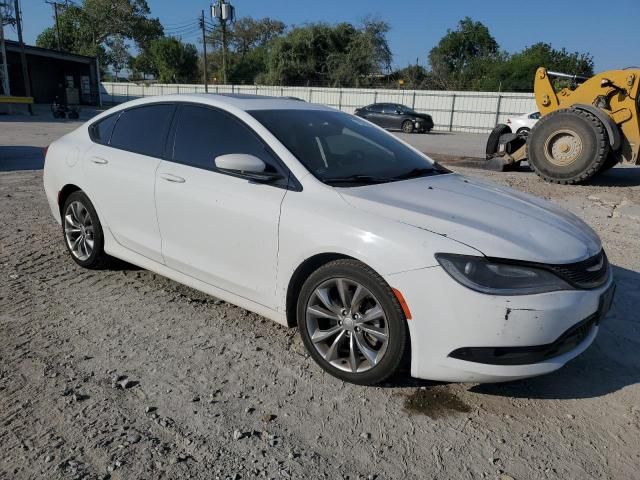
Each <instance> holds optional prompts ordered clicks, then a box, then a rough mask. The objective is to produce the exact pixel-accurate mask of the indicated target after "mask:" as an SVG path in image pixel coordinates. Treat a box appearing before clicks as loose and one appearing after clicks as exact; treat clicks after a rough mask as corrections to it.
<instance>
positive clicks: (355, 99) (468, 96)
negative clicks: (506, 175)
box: [101, 82, 537, 133]
mask: <svg viewBox="0 0 640 480" xmlns="http://www.w3.org/2000/svg"><path fill="white" fill-rule="evenodd" d="M101 90H102V91H101V96H102V102H103V103H106V104H116V103H122V102H126V101H127V100H132V99H134V98H140V97H148V96H153V95H167V94H171V93H204V85H184V84H181V85H177V84H153V85H146V84H140V85H138V84H135V83H110V82H102V89H101ZM209 93H248V94H256V95H269V96H276V97H298V98H301V99H303V100H306V101H307V102H313V103H321V104H324V105H328V106H330V107H333V108H337V109H339V110H343V111H345V112H350V113H353V111H354V110H355V109H356V108H358V107H364V106H366V105H369V104H371V103H377V102H388V103H401V104H404V105H407V106H409V107H412V108H414V109H415V110H416V111H418V112H424V113H428V114H430V115H432V116H433V121H434V123H435V129H436V130H442V131H450V132H452V131H455V132H475V133H482V132H488V131H490V130H491V129H492V128H493V127H494V126H495V125H496V123H504V122H505V121H506V119H507V117H509V116H512V115H518V114H522V113H527V112H533V111H535V110H536V109H537V107H536V103H535V100H534V97H533V94H531V93H497V92H453V91H437V90H385V89H365V88H324V87H276V86H274V87H270V86H263V85H210V86H209Z"/></svg>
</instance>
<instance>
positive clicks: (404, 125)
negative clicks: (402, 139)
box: [402, 120, 413, 133]
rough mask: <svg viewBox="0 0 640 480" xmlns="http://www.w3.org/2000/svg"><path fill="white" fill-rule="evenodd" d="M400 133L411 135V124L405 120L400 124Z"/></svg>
mask: <svg viewBox="0 0 640 480" xmlns="http://www.w3.org/2000/svg"><path fill="white" fill-rule="evenodd" d="M402 131H403V132H404V133H412V132H413V122H412V121H411V120H405V121H404V122H402Z"/></svg>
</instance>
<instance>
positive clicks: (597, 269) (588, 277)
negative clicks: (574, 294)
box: [548, 250, 609, 288]
mask: <svg viewBox="0 0 640 480" xmlns="http://www.w3.org/2000/svg"><path fill="white" fill-rule="evenodd" d="M548 268H550V269H551V270H552V271H553V272H554V273H555V274H556V275H558V276H559V277H560V278H562V279H564V280H565V281H567V282H568V283H570V284H571V285H573V286H574V287H577V288H596V287H599V286H601V285H604V283H605V282H606V281H607V279H608V277H609V261H608V260H607V255H606V254H605V253H604V250H601V251H600V253H598V254H597V255H594V256H593V257H591V258H587V259H586V260H583V261H581V262H576V263H568V264H565V265H549V266H548Z"/></svg>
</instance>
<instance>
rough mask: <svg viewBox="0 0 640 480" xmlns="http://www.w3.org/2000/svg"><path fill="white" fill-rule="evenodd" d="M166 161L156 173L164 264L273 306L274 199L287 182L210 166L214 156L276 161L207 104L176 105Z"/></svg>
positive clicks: (255, 139) (280, 197)
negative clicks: (276, 183) (169, 155)
mask: <svg viewBox="0 0 640 480" xmlns="http://www.w3.org/2000/svg"><path fill="white" fill-rule="evenodd" d="M174 142H175V143H174V151H173V157H172V160H171V161H163V162H162V163H161V164H160V166H159V168H158V171H157V175H156V206H157V211H158V220H159V223H160V232H161V235H162V253H163V256H164V258H165V261H166V264H167V266H169V267H171V268H173V269H175V270H177V271H180V272H182V273H184V274H187V275H189V276H192V277H194V278H197V279H199V280H201V281H204V282H206V283H209V284H211V285H214V286H216V287H218V288H222V289H224V290H227V291H229V292H232V293H234V294H236V295H239V296H242V297H244V298H248V299H250V300H252V301H254V302H257V303H260V304H262V305H265V306H267V307H270V308H275V306H276V302H275V280H276V268H277V260H278V224H279V220H280V206H281V204H282V200H283V199H284V196H285V194H286V192H287V190H286V188H281V187H278V186H274V185H264V184H257V183H251V182H249V181H247V180H246V179H243V178H238V177H234V176H230V175H227V174H224V173H220V172H218V171H217V170H216V168H215V164H214V160H215V158H216V157H217V156H219V155H224V154H230V153H246V154H251V155H255V156H257V157H259V158H261V159H262V160H263V161H265V163H267V165H270V168H276V169H279V168H280V167H279V166H278V163H277V162H276V161H275V159H274V158H273V157H272V156H271V154H269V153H268V152H267V150H266V149H265V147H264V144H263V143H262V141H261V140H260V139H259V138H258V137H257V136H256V134H254V132H253V131H251V130H250V129H249V128H248V127H247V126H246V125H244V124H243V123H242V122H240V121H238V120H237V119H235V117H233V116H231V115H230V114H228V113H226V112H222V111H219V110H216V109H213V108H209V107H204V106H196V105H182V106H180V107H179V111H178V117H177V121H176V127H175V141H174Z"/></svg>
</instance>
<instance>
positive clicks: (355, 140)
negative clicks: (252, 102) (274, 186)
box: [249, 110, 446, 186]
mask: <svg viewBox="0 0 640 480" xmlns="http://www.w3.org/2000/svg"><path fill="white" fill-rule="evenodd" d="M249 113H250V114H251V115H252V116H253V117H254V118H256V119H257V120H258V121H259V122H260V123H262V125H264V126H265V127H266V128H267V129H268V130H269V131H270V132H271V133H273V135H275V137H276V138H278V140H280V142H282V144H283V145H284V146H285V147H287V148H288V149H289V151H291V153H293V155H295V156H296V158H297V159H298V160H299V161H300V162H301V163H302V164H303V165H304V166H305V167H306V168H307V169H308V170H309V171H310V172H311V173H313V175H315V176H316V178H318V179H319V180H321V181H323V182H324V183H327V184H329V185H335V186H354V185H366V184H371V183H385V182H393V181H399V180H405V179H408V178H414V177H420V176H428V175H436V174H439V173H445V172H446V170H445V169H443V168H442V167H439V166H438V165H437V164H434V163H433V162H431V161H429V160H428V159H427V158H426V157H424V156H422V155H420V154H419V153H417V152H415V151H414V150H412V149H410V148H408V147H407V146H405V145H404V144H402V143H401V142H400V141H398V140H396V139H395V138H394V137H393V136H392V135H390V134H388V133H386V132H383V131H380V130H379V129H378V128H376V127H374V126H373V125H371V124H370V123H369V122H367V121H366V120H362V119H360V118H358V117H356V116H353V115H348V114H346V113H343V112H333V111H324V110H254V111H250V112H249Z"/></svg>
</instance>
